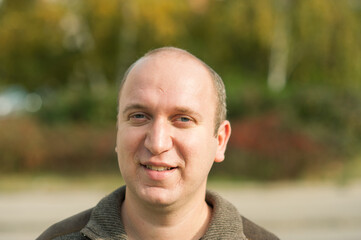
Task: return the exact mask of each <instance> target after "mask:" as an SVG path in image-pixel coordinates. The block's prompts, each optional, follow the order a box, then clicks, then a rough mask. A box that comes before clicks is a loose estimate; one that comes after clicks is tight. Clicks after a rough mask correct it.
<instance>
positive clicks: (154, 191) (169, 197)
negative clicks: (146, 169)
mask: <svg viewBox="0 0 361 240" xmlns="http://www.w3.org/2000/svg"><path fill="white" fill-rule="evenodd" d="M142 195H143V196H142V197H143V199H144V200H145V201H146V202H148V203H149V204H151V205H153V206H162V207H164V206H169V205H172V204H173V203H174V202H176V200H177V197H176V195H177V194H176V193H175V191H174V190H169V189H164V188H160V187H148V188H147V189H144V192H143V194H142Z"/></svg>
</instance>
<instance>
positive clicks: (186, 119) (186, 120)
mask: <svg viewBox="0 0 361 240" xmlns="http://www.w3.org/2000/svg"><path fill="white" fill-rule="evenodd" d="M178 120H179V121H181V122H190V121H191V119H189V118H188V117H179V118H178Z"/></svg>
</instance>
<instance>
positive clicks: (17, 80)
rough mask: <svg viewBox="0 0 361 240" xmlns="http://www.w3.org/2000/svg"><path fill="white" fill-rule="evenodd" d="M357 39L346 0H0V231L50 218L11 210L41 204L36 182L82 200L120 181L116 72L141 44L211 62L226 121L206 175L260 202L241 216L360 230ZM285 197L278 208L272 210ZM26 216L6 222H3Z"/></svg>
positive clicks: (360, 23)
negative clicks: (226, 132)
mask: <svg viewBox="0 0 361 240" xmlns="http://www.w3.org/2000/svg"><path fill="white" fill-rule="evenodd" d="M360 43H361V1H358V0H344V1H339V0H257V1H245V0H188V1H185V0H184V1H180V0H173V1H167V0H133V1H126V0H105V1H96V0H0V180H1V181H0V203H1V201H3V202H2V204H0V208H1V205H2V206H3V208H4V209H8V211H9V212H8V215H6V214H5V215H3V218H0V223H1V224H0V225H1V226H2V227H1V226H0V238H1V236H6V239H29V236H30V235H31V234H33V235H31V236H32V237H35V236H37V235H38V234H39V233H40V232H41V231H42V230H43V229H44V228H45V227H47V226H48V225H49V224H51V223H53V222H54V221H57V220H60V219H58V218H54V219H53V218H52V219H51V220H49V219H46V218H45V217H44V219H43V220H42V222H41V224H40V223H39V224H38V225H36V224H35V225H34V219H33V218H32V217H34V214H32V213H30V212H29V216H28V218H29V219H27V218H26V217H24V216H23V219H22V220H21V219H20V216H19V218H18V217H14V216H15V215H16V214H15V215H13V214H14V213H15V211H19V205H21V204H23V205H21V206H23V208H24V209H23V211H30V210H31V209H34V208H35V206H37V205H39V206H38V208H37V210H36V211H37V212H43V211H44V208H42V206H44V205H43V204H45V203H44V202H45V201H47V200H44V198H45V197H49V194H48V193H49V191H50V192H51V193H53V194H59V191H61V194H60V196H62V197H63V196H65V195H64V192H66V191H68V190H69V189H70V191H72V193H74V191H75V192H79V191H80V190H79V189H81V191H80V192H84V191H85V192H84V194H85V195H81V196H80V195H79V199H82V197H84V196H87V195H86V194H89V192H88V191H91V193H92V194H93V195H94V194H95V195H94V202H91V203H89V207H91V206H93V205H94V204H95V203H96V202H97V201H98V200H99V199H98V198H99V195H97V194H99V192H100V193H101V194H100V195H102V194H103V192H104V194H105V193H106V192H109V191H108V190H110V189H113V188H115V187H116V186H119V185H120V184H121V182H122V180H121V178H120V176H119V175H120V174H119V172H118V167H117V160H116V155H115V152H114V147H115V135H116V125H115V122H116V114H117V88H118V83H119V79H120V78H121V77H122V75H123V73H124V71H125V70H126V69H127V68H128V66H129V65H130V64H131V63H133V62H134V61H135V60H136V59H138V58H139V57H141V56H142V55H143V54H144V53H145V52H147V51H148V50H150V49H153V48H157V47H161V46H176V47H180V48H183V49H186V50H188V51H190V52H191V53H193V54H195V55H196V56H198V57H199V58H201V59H202V60H204V61H205V62H206V63H208V64H209V65H210V66H211V67H212V68H214V69H215V70H216V71H217V72H218V73H219V74H220V76H221V77H222V78H223V80H224V82H225V85H226V89H227V97H228V99H227V103H228V109H229V113H228V117H229V119H230V121H231V123H232V130H233V131H232V137H231V139H230V143H229V146H228V150H227V156H226V161H225V162H223V163H221V164H216V165H215V166H214V168H213V170H212V172H211V176H210V180H211V187H212V186H213V187H214V188H215V189H218V190H220V191H224V194H225V195H226V196H228V195H227V194H229V199H230V200H231V201H232V199H233V201H234V202H235V203H239V202H240V199H242V196H246V197H245V198H244V199H246V200H247V199H248V200H249V201H248V203H254V202H255V201H256V202H257V200H261V201H259V205H254V206H253V208H252V204H251V205H249V208H246V209H244V211H247V209H254V211H253V212H252V211H250V212H249V214H250V215H251V216H248V215H246V216H247V217H249V218H251V219H252V214H254V215H253V216H254V217H253V219H255V220H258V222H261V223H263V225H266V226H267V227H269V228H271V230H272V229H276V231H274V232H275V233H276V234H278V235H280V236H281V237H283V238H284V239H305V236H307V239H360V237H361V230H358V231H357V229H359V228H361V203H360V202H361V200H360V199H361V197H360V196H361V193H360V191H359V190H358V189H360V188H361V184H359V179H361V178H360V177H361V147H360V146H361V120H360V117H361V94H360V90H361V80H360V79H361V44H360ZM118 176H119V177H118ZM212 184H213V185H212ZM222 184H223V185H222ZM355 184H356V185H355ZM90 185H91V186H90ZM300 185H301V186H300ZM75 189H76V190H75ZM89 189H90V190H89ZM227 189H228V190H229V191H227ZM244 189H246V190H244ZM340 189H341V190H340ZM78 190H79V191H78ZM296 190H297V191H296ZM298 190H299V191H298ZM237 191H238V192H239V193H240V194H239V198H236V197H235V196H236V195H232V194H230V193H232V192H237ZM302 191H306V192H305V193H304V194H303V193H302ZM339 191H341V192H339ZM241 193H242V194H243V195H242V194H241ZM288 193H290V194H288ZM291 193H292V194H291ZM22 194H25V195H22ZM36 194H40V195H39V196H43V197H36V196H37V195H36ZM41 194H43V195H41ZM247 194H248V195H247ZM264 194H265V195H266V196H269V197H270V199H269V200H267V198H264V196H265V195H264ZM297 194H299V195H297ZM317 194H320V195H317ZM93 195H91V196H93ZM237 196H238V195H237ZM247 196H248V198H247ZM307 196H310V198H307ZM312 196H313V197H315V196H318V197H319V198H318V200H317V199H316V200H317V201H318V202H317V203H319V204H318V205H317V204H315V202H312V201H311V198H312ZM336 196H337V197H339V198H340V197H341V198H340V199H338V200H335V197H336ZM343 196H344V197H345V198H343ZM287 197H289V200H290V201H288V200H287V199H288V198H287ZM292 197H293V198H292ZM64 198H65V199H66V196H65V197H64ZM69 198H70V199H73V198H72V197H70V196H69ZM84 198H85V199H92V198H91V197H89V196H88V197H84ZM16 199H18V200H16ZM45 199H47V198H45ZM292 199H293V202H292ZM313 199H314V198H313ZM30 200H31V201H36V204H37V205H36V204H35V205H32V204H29V201H30ZM246 200H245V201H246ZM356 200H357V201H356ZM16 201H18V202H16ZM49 201H50V202H51V201H55V198H54V199H50V200H49ZM79 201H80V202H81V201H83V200H79ZM262 201H263V202H262ZM264 201H266V202H268V203H267V204H268V205H267V204H265V203H264ZM298 201H299V202H298ZM308 201H309V202H308ZM332 201H335V202H332ZM25 202H26V203H25ZM40 202H42V204H40ZM321 202H322V203H324V204H320V203H321ZM71 203H73V204H74V200H69V204H71ZM287 203H291V205H285V204H287ZM302 203H305V204H309V205H307V206H306V205H302V207H304V208H305V209H308V210H309V212H310V214H311V213H312V214H314V213H315V212H314V211H312V210H311V209H310V208H309V207H310V206H318V207H321V208H322V206H327V207H328V208H325V209H324V211H323V214H324V218H322V219H323V220H324V221H323V220H322V219H321V220H320V219H317V216H319V215H318V214H316V215H315V218H316V220H315V219H313V220H312V221H311V222H310V221H306V220H307V219H304V220H303V221H301V223H300V222H298V223H299V224H298V225H297V223H294V224H293V225H292V227H293V228H290V226H289V225H287V224H286V223H287V222H288V223H289V222H290V221H291V220H290V219H292V217H293V218H295V216H301V215H302V214H301V213H302V212H303V213H304V214H306V213H307V211H300V206H301V205H300V204H302ZM327 203H328V204H329V205H327ZM9 204H10V205H11V204H13V205H11V206H12V207H13V212H11V211H10V210H11V209H12V208H11V206H10V205H9ZM24 204H25V205H24ZM26 204H28V205H26ZM47 204H49V202H48V203H47ZM78 204H79V211H81V210H82V209H85V208H84V206H83V205H82V204H80V203H78ZM272 204H273V205H272ZM277 204H278V205H277ZM292 204H294V205H292ZM333 204H334V205H333ZM337 204H339V205H337ZM352 204H353V205H352ZM241 205H242V204H241ZM241 205H240V206H239V208H242V206H241ZM260 205H261V206H260ZM346 205H347V206H348V207H349V208H348V210H347V209H343V207H346ZM56 206H57V207H56V208H57V209H58V212H59V214H61V213H67V212H66V211H65V210H59V208H60V209H61V207H62V205H61V204H58V205H56ZM262 206H263V208H264V211H263V210H262V211H261V212H260V209H263V208H262ZM285 206H286V207H287V206H289V209H288V210H289V211H290V212H289V214H288V215H287V214H286V215H282V216H283V218H282V221H281V220H280V221H279V222H278V223H277V221H276V222H275V221H273V220H274V218H276V217H274V216H275V214H277V213H278V214H279V211H277V212H276V211H275V209H278V210H279V209H280V208H282V207H285ZM63 207H64V206H63ZM302 207H301V208H302ZM54 208H55V207H54V206H51V205H49V209H48V210H46V211H45V212H47V213H48V215H52V214H51V212H49V211H51V210H54ZM9 209H10V210H9ZM50 209H51V210H50ZM68 209H69V208H68ZM77 209H78V208H77ZM271 209H272V210H271ZM295 209H297V210H298V211H300V212H292V210H295ZM335 209H338V211H337V212H335V214H333V215H332V216H330V215H327V214H330V212H332V211H333V210H335ZM73 210H74V207H70V210H69V212H70V213H75V212H74V211H73ZM269 211H271V212H269ZM305 212H306V213H305ZM345 212H346V213H348V214H351V215H347V216H342V214H343V213H345ZM358 213H359V214H358ZM257 214H258V215H257ZM312 214H311V215H312ZM320 214H321V213H320ZM355 214H356V215H355ZM357 214H358V215H357ZM10 215H11V216H12V218H9V216H10ZM25 215H26V214H25ZM35 215H36V214H35ZM270 215H271V216H270ZM306 215H307V214H306ZM306 215H305V216H304V218H307V216H308V217H309V215H307V216H306ZM60 216H62V215H59V218H60ZM65 216H67V215H65ZM65 216H64V217H65ZM272 216H273V217H272ZM302 216H303V215H302ZM51 217H54V216H51ZM9 219H10V220H9ZM11 219H13V220H11ZM30 219H31V220H30ZM330 219H331V220H330ZM52 220H53V221H52ZM11 221H13V222H11ZM297 221H300V220H299V219H298V220H297ZM29 222H32V224H33V225H29V227H28V228H25V230H26V229H27V230H26V231H25V230H24V231H25V232H24V231H23V233H19V230H18V229H19V227H17V225H16V224H17V223H22V224H29ZM341 222H342V223H341ZM317 224H319V225H317ZM311 225H312V226H313V228H311V229H314V232H309V235H305V231H306V230H305V229H308V231H311V230H310V226H311ZM297 226H298V228H297ZM315 226H320V228H322V230H319V229H320V228H319V229H317V228H316V227H315ZM23 229H24V228H23ZM290 229H293V230H290ZM301 229H302V230H301ZM335 229H336V230H335ZM317 231H318V232H317ZM320 231H321V232H320ZM322 231H323V232H322ZM332 231H334V232H333V234H331V232H332ZM16 232H17V233H16ZM2 234H3V235H2ZM29 234H30V235H29ZM302 234H303V235H302ZM307 234H308V233H307ZM317 234H318V235H317ZM312 236H313V237H312ZM314 236H316V237H314ZM332 236H333V237H334V238H332ZM32 237H30V238H32ZM326 237H327V238H326ZM339 237H340V238H339Z"/></svg>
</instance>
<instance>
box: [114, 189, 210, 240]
mask: <svg viewBox="0 0 361 240" xmlns="http://www.w3.org/2000/svg"><path fill="white" fill-rule="evenodd" d="M204 196H205V195H203V197H202V198H199V199H194V200H193V201H189V202H187V204H183V205H181V206H178V207H172V206H170V207H169V206H168V207H165V208H164V207H156V206H149V205H143V204H138V203H137V201H133V199H132V197H131V194H126V197H125V200H124V202H123V205H122V210H121V211H122V221H123V224H124V227H125V230H126V232H127V235H128V239H130V240H137V239H147V240H152V239H157V240H163V239H174V240H178V239H182V240H184V239H188V240H193V239H200V238H201V237H202V236H203V235H204V234H205V232H206V231H207V227H208V224H209V221H210V219H211V213H212V210H211V207H209V206H208V205H207V203H206V201H205V199H204Z"/></svg>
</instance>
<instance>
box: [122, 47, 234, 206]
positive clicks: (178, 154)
mask: <svg viewBox="0 0 361 240" xmlns="http://www.w3.org/2000/svg"><path fill="white" fill-rule="evenodd" d="M215 111H216V95H215V90H214V87H213V83H212V80H211V79H210V75H209V73H208V72H207V71H206V69H205V68H204V67H203V66H202V65H201V64H200V63H199V62H197V61H196V60H194V59H192V58H190V57H188V56H179V55H176V54H174V53H160V54H156V55H155V56H150V57H146V58H143V59H142V60H140V61H139V62H138V63H137V64H136V66H135V67H134V68H133V69H132V70H131V72H130V73H129V75H128V77H127V80H126V82H125V83H124V85H123V88H122V90H121V96H120V102H119V116H118V133H117V147H116V151H117V154H118V162H119V167H120V171H121V173H122V176H123V178H124V180H125V183H126V185H127V195H128V194H129V195H130V196H132V198H133V199H136V200H140V201H143V202H147V203H151V204H160V205H171V204H174V203H177V202H179V201H187V199H190V198H192V197H195V196H196V195H198V194H204V190H205V187H206V181H207V176H208V173H209V171H210V169H211V166H212V164H213V162H214V161H222V160H223V153H224V148H225V146H220V145H221V144H220V141H219V137H215V136H214V126H215ZM227 123H228V122H227ZM228 126H229V125H228ZM221 128H222V127H221ZM226 139H227V140H228V136H227V137H226ZM221 140H222V139H221ZM198 196H199V195H198Z"/></svg>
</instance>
